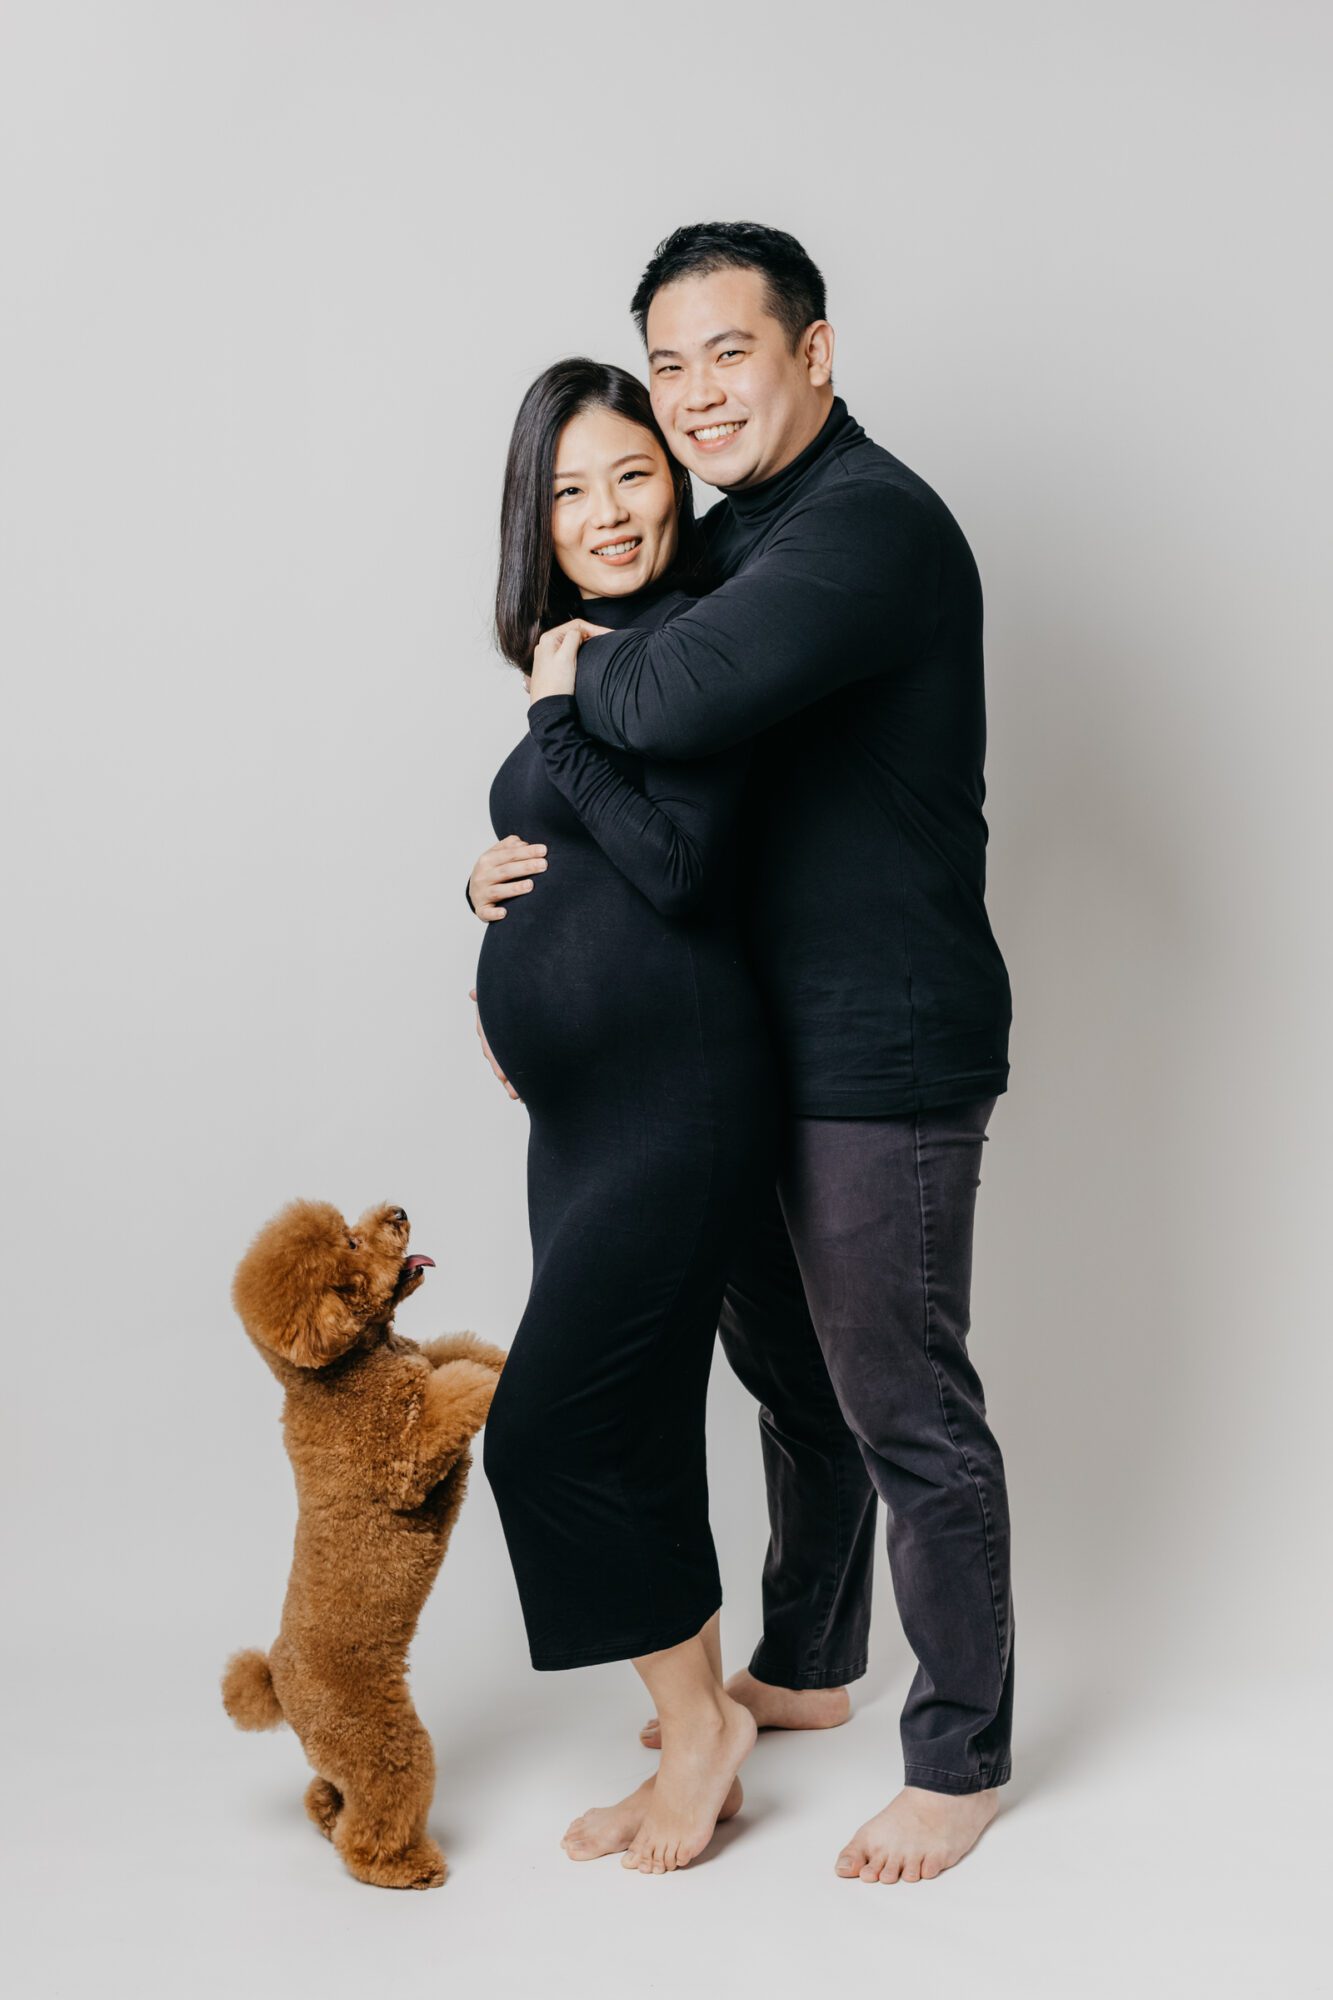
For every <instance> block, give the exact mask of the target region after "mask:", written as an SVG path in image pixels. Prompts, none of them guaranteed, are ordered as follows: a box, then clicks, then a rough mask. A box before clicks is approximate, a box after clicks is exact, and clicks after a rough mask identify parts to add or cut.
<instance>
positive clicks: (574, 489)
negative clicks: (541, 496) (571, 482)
mask: <svg viewBox="0 0 1333 2000" xmlns="http://www.w3.org/2000/svg"><path fill="white" fill-rule="evenodd" d="M578 490H579V489H578V487H577V486H562V487H561V488H560V491H559V492H558V493H557V494H556V496H555V497H556V499H557V500H563V499H564V497H565V495H566V493H577V492H578Z"/></svg>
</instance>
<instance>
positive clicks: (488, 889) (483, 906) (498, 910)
mask: <svg viewBox="0 0 1333 2000" xmlns="http://www.w3.org/2000/svg"><path fill="white" fill-rule="evenodd" d="M545 867H546V847H545V844H544V843H543V842H541V841H536V842H533V841H528V840H520V839H519V837H518V835H517V834H516V833H507V834H506V835H505V837H504V839H503V840H497V841H496V843H495V845H494V846H493V847H488V848H487V849H486V851H485V853H484V854H482V855H481V856H479V858H478V860H477V865H476V867H475V868H474V869H473V870H472V873H471V875H470V876H469V877H468V885H467V892H468V895H469V896H470V897H471V898H472V907H473V909H474V910H475V911H476V913H477V915H478V916H479V917H480V918H481V920H482V922H483V923H484V924H493V923H494V922H495V920H496V918H497V917H502V916H503V915H504V914H505V912H504V909H503V907H502V906H503V904H504V902H505V901H506V900H507V899H508V898H509V897H510V896H526V895H527V893H528V891H529V889H531V887H532V879H531V878H532V877H533V876H534V875H540V874H542V873H543V871H544V870H545Z"/></svg>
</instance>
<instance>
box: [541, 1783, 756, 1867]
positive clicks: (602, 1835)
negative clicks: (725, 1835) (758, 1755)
mask: <svg viewBox="0 0 1333 2000" xmlns="http://www.w3.org/2000/svg"><path fill="white" fill-rule="evenodd" d="M656 1782H657V1779H656V1777H655V1776H654V1777H651V1778H645V1779H644V1781H643V1783H642V1784H641V1785H640V1786H639V1787H638V1789H637V1790H636V1791H633V1792H631V1793H630V1795H629V1797H628V1798H625V1799H621V1800H620V1801H619V1803H618V1804H616V1805H613V1806H594V1807H593V1808H592V1811H591V1812H586V1813H581V1814H580V1815H579V1817H578V1819H576V1820H574V1821H573V1822H572V1823H571V1825H570V1827H569V1830H568V1832H567V1833H566V1834H565V1837H564V1839H563V1840H562V1841H561V1843H560V1845H561V1846H562V1847H563V1848H564V1850H565V1853H566V1854H567V1855H568V1856H569V1858H570V1860H571V1861H596V1860H597V1859H598V1858H599V1857H600V1856H601V1855H603V1854H623V1853H624V1852H625V1849H626V1848H627V1847H628V1846H629V1845H630V1843H631V1841H632V1840H633V1839H634V1836H635V1834H636V1833H637V1832H638V1830H639V1828H640V1827H641V1826H642V1825H643V1822H644V1816H645V1814H646V1813H647V1811H648V1801H649V1800H650V1799H651V1798H652V1795H653V1786H654V1785H655V1784H656ZM744 1797H745V1794H744V1793H743V1792H742V1790H741V1781H740V1779H739V1778H733V1779H732V1781H731V1790H730V1791H729V1792H728V1793H727V1796H726V1798H725V1799H724V1800H723V1801H722V1810H721V1812H720V1813H719V1814H718V1816H717V1823H718V1825H719V1826H720V1825H721V1824H722V1822H723V1820H724V1819H734V1818H735V1817H736V1814H737V1813H738V1812H739V1811H740V1809H741V1804H742V1802H743V1800H744Z"/></svg>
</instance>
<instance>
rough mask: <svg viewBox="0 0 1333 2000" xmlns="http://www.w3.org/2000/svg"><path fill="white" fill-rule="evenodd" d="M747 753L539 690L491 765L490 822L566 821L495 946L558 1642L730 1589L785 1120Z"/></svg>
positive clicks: (497, 1487) (669, 1624)
mask: <svg viewBox="0 0 1333 2000" xmlns="http://www.w3.org/2000/svg"><path fill="white" fill-rule="evenodd" d="M692 602H693V600H692V599H690V598H688V597H685V596H682V595H681V594H679V593H677V592H673V591H665V590H661V589H658V590H655V591H649V592H639V593H636V594H635V595H634V596H633V597H622V598H599V599H594V600H591V601H590V602H589V603H588V604H587V605H586V606H585V613H586V615H587V617H588V618H589V619H591V620H592V621H593V622H594V623H597V624H604V625H608V626H614V627H616V628H617V629H619V628H622V627H626V626H630V625H639V624H642V625H655V624H659V623H662V622H665V621H666V620H667V619H669V618H671V617H673V616H675V615H676V614H677V613H678V612H679V611H681V610H683V609H685V608H687V607H688V606H689V605H690V604H691V603H692ZM747 760H748V753H747V751H746V749H745V748H744V747H740V748H733V749H730V750H727V751H725V752H723V753H722V754H720V755H717V756H712V757H708V758H702V759H699V760H696V761H694V762H689V763H671V764H658V763H654V762H651V761H646V760H644V759H642V758H640V757H638V756H636V755H634V754H633V753H629V752H623V751H616V750H611V749H608V748H607V747H606V746H605V745H603V744H600V743H597V742H594V741H593V739H592V738H591V737H589V736H588V735H587V734H586V732H585V731H584V729H583V727H582V725H581V724H580V722H579V720H578V715H577V711H576V708H575V704H574V698H573V697H572V696H568V695H548V696H545V697H543V698H542V699H541V700H538V701H535V702H533V703H532V704H531V705H530V706H529V709H528V734H527V736H526V737H525V738H524V740H523V741H522V742H521V743H520V744H519V745H518V747H517V749H516V750H514V751H513V753H512V754H511V755H510V757H509V758H508V759H507V760H506V762H505V763H504V764H503V765H502V766H501V768H500V771H499V772H498V774H497V776H496V779H495V782H494V785H493V786H492V789H491V798H490V806H491V818H492V821H493V823H494V826H495V830H496V834H497V836H499V837H501V838H503V837H504V836H505V835H506V834H510V833H517V834H519V835H521V837H522V838H523V839H525V840H529V841H545V842H546V845H547V864H548V865H547V869H546V872H545V873H544V874H542V875H539V876H537V877H534V886H533V888H532V890H531V891H530V892H529V893H528V894H527V895H524V896H519V897H514V898H512V899H511V900H509V901H508V902H507V903H506V905H505V908H506V912H507V914H506V916H505V917H504V919H503V920H502V921H499V922H494V923H491V924H489V925H488V926H487V930H486V937H485V940H484V942H483V945H482V951H481V959H480V964H479V966H478V970H477V1004H478V1008H479V1010H480V1017H481V1023H482V1027H483V1029H484V1031H485V1034H486V1038H487V1040H488V1042H489V1043H490V1046H491V1048H492V1050H493V1051H494V1053H495V1056H496V1059H497V1061H498V1062H499V1064H500V1066H501V1068H502V1069H503V1070H504V1072H505V1074H506V1075H507V1076H508V1077H509V1079H510V1081H511V1082H512V1083H513V1085H514V1088H515V1089H516V1090H517V1091H518V1093H519V1095H520V1097H521V1098H522V1099H523V1101H524V1104H525V1105H526V1107H527V1111H528V1115H529V1118H530V1121H531V1130H530V1135H529V1144H528V1213H529V1224H530V1228H531V1233H532V1290H531V1293H530V1295H529V1298H528V1303H527V1307H526V1310H525V1311H524V1314H523V1318H522V1320H521V1322H520V1324H519V1327H518V1331H517V1333H516V1335H515V1337H514V1340H513V1342H512V1345H511V1348H510V1354H509V1360H508V1362H507V1363H506V1365H505V1369H504V1372H503V1374H502V1376H501V1378H500V1383H499V1387H498V1389H497V1391H496V1396H495V1401H494V1403H493V1404H492V1406H491V1412H490V1416H489V1418H488V1421H487V1425H486V1432H485V1453H484V1461H485V1467H486V1473H487V1476H488V1478H489V1479H490V1482H491V1485H492V1487H493V1488H494V1491H495V1497H496V1502H497V1505H498V1507H499V1511H500V1518H501V1522H502V1524H503V1527H504V1533H505V1538H506V1541H507V1543H508V1546H509V1553H510V1557H511V1559H512V1561H513V1565H514V1573H515V1576H516V1577H517V1580H518V1587H519V1595H520V1598H521V1601H522V1606H523V1615H524V1620H525V1623H526V1626H527V1633H528V1642H529V1647H530V1651H531V1655H532V1662H533V1665H534V1666H535V1667H539V1668H560V1667H575V1666H585V1665H591V1664H593V1663H595V1662H597V1661H603V1660H614V1659H629V1658H634V1657H637V1656H638V1655H641V1654H644V1653H651V1652H656V1651H659V1650H660V1649H661V1648H663V1647H666V1646H672V1645H676V1644H678V1643H679V1642H680V1641H682V1640H684V1639H687V1638H689V1637H690V1636H692V1634H694V1633H695V1632H697V1631H698V1630H699V1628H700V1626H702V1625H703V1624H704V1623H705V1621H706V1620H707V1619H708V1618H709V1617H710V1616H711V1615H712V1613H713V1612H714V1611H715V1610H716V1609H717V1607H718V1605H719V1604H720V1602H721V1594H722V1593H721V1583H720V1579H719V1574H718V1567H717V1558H716V1555H715V1553H714V1549H713V1541H712V1535H711V1533H710V1530H709V1526H708V1487H707V1476H706V1470H705V1451H704V1405H705V1398H706V1394H707V1387H708V1375H709V1369H710V1366H711V1362H712V1353H713V1341H714V1334H715V1331H716V1327H717V1319H718V1311H719V1307H720V1304H721V1299H722V1294H723V1291H724V1289H725V1285H726V1277H727V1269H728V1264H729V1261H730V1257H731V1253H732V1250H733V1247H734V1245H735V1243H736V1241H737V1240H738V1239H739V1237H740V1235H741V1233H742V1232H743V1231H744V1230H745V1229H746V1227H747V1226H748V1224H749V1222H750V1220H751V1218H752V1216H753V1214H754V1212H755V1210H756V1207H757V1203H758V1200H759V1199H760V1198H761V1197H762V1196H763V1194H764V1193H765V1192H766V1191H767V1190H768V1188H769V1186H770V1184H771V1181H772V1177H773V1173H774V1147H775V1141H776V1129H777V1105H776V1102H775V1084H774V1075H775V1070H774V1062H773V1057H772V1052H771V1047H770V1043H769V1040H768V1035H767V1032H766V1027H765V1023H764V1020H763V1017H762V1014H761V1012H760V1007H759V1002H758V997H757V992H756V989H755V987H754V985H753V983H752V980H751V977H750V974H749V971H748V968H747V966H746V964H745V961H744V960H743V958H742V955H741V948H740V943H739V936H738V929H737V922H736V901H737V894H738V887H737V868H738V859H739V856H738V842H739V832H740V828H739V812H740V805H741V798H742V789H743V785H744V779H745V773H746V766H747Z"/></svg>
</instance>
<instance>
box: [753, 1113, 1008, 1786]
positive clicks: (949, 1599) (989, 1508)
mask: <svg viewBox="0 0 1333 2000" xmlns="http://www.w3.org/2000/svg"><path fill="white" fill-rule="evenodd" d="M994 1106H995V1099H994V1098H993V1097H991V1098H985V1099H982V1100H980V1101H979V1102H976V1103H972V1104H960V1105H951V1106H949V1107H948V1108H947V1109H944V1110H939V1111H923V1112H918V1113H916V1114H914V1115H912V1116H909V1117H902V1118H883V1119H832V1118H797V1119H793V1120H792V1121H791V1122H790V1124H789V1126H788V1128H787V1132H786V1135H785V1139H784V1143H783V1150H782V1159H781V1164H780V1170H779V1175H778V1186H777V1189H776V1191H775V1193H774V1196H773V1198H772V1200H771V1201H770V1202H769V1203H768V1204H767V1206H766V1209H765V1212H764V1215H763V1217H762V1220H761V1222H760V1225H759V1227H758V1228H757V1229H756V1230H755V1232H754V1233H753V1235H752V1236H750V1237H749V1238H748V1239H747V1242H746V1244H745V1246H744V1248H743V1250H742V1252H741V1253H740V1255H739V1256H738V1258H737V1260H736V1262H735V1264H734V1265H733V1267H732V1275H731V1282H730V1285H729V1287H728V1290H727V1296H726V1300H725V1303H724V1306H723V1312H722V1321H721V1337H722V1343H723V1346H724V1348H725V1350H726V1354H727V1358H728V1360H729V1361H730V1363H731V1366H732V1368H733V1369H734V1370H735V1372H736V1374H737V1375H738V1376H739V1377H740V1379H741V1381H742V1382H743V1383H744V1384H745V1385H746V1387H747V1388H748V1389H749V1390H750V1392H751V1394H752V1395H754V1396H755V1397H756V1398H757V1399H758V1401H759V1402H760V1404H761V1406H762V1407H761V1410H760V1417H759V1422H760V1431H761V1436H762V1440H763V1450H764V1467H765V1473H766V1477H767V1483H768V1511H769V1524H770V1531H771V1532H770V1540H769V1548H768V1557H767V1561H766V1563H765V1566H764V1635H763V1638H762V1640H761V1641H760V1644H759V1646H758V1649H757V1650H756V1652H755V1655H754V1657H753V1659H752V1660H751V1662H750V1670H751V1672H752V1673H753V1674H754V1675H755V1676H756V1678H758V1679H759V1680H763V1681H768V1682H769V1683H771V1684H773V1685H776V1686H779V1687H792V1688H811V1687H837V1686H840V1685H841V1684H842V1683H844V1682H846V1681H851V1680H855V1679H856V1678H857V1677H858V1676H859V1675H861V1674H863V1673H864V1672H865V1668H866V1648H867V1640H868V1636H869V1629H870V1585H871V1574H872V1566H873V1555H874V1523H875V1495H876V1493H878V1494H879V1496H880V1498H881V1499H882V1500H883V1501H884V1504H885V1511H886V1516H887V1522H888V1534H887V1540H888V1552H889V1566H890V1569H891V1572H892V1576H893V1587H894V1595H895V1597H896V1599H897V1603H898V1613H899V1616H900V1618H901V1620H902V1626H903V1631H904V1632H905V1634H906V1636H907V1641H908V1644H909V1645H910V1646H911V1648H912V1651H913V1653H914V1654H915V1655H916V1658H917V1662H918V1666H917V1672H916V1675H915V1678H914V1679H913V1681H912V1685H911V1688H910V1690H909V1692H908V1697H907V1702H906V1705H905V1706H904V1709H903V1714H902V1745H903V1759H904V1765H905V1771H904V1777H905V1781H906V1782H907V1783H908V1784H910V1785H919V1786H922V1787H924V1788H925V1789H927V1790H930V1791H939V1792H971V1791H980V1790H982V1789H983V1788H985V1787H986V1786H989V1785H1002V1784H1004V1783H1005V1781H1006V1780H1007V1779H1008V1777H1009V1775H1010V1763H1009V1739H1010V1721H1011V1715H1012V1709H1013V1627H1014V1619H1013V1604H1012V1598H1011V1594H1010V1586H1009V1508H1008V1501H1007V1498H1006V1494H1005V1483H1004V1464H1003V1461H1002V1459H1001V1457H1000V1448H999V1446H998V1444H997V1443H996V1441H995V1439H994V1437H993V1436H992V1435H991V1431H990V1427H989V1425H988V1424H987V1422H986V1405H985V1400H984V1397H983V1395H982V1388H981V1382H980V1379H979V1377H978V1375H977V1372H976V1369H975V1368H974V1367H973V1366H972V1362H971V1360H970V1358H969V1356H968V1351H967V1333H968V1328H969V1326H970V1323H971V1322H970V1312H969V1295H970V1291H971V1279H972V1223H973V1214H974V1210H975V1206H976V1193H977V1188H978V1187H979V1185H980V1178H981V1154H982V1148H983V1145H984V1143H985V1133H986V1125H987V1122H988V1120H989V1118H990V1115H991V1112H992V1110H993V1109H994ZM807 1302H808V1303H807Z"/></svg>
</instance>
